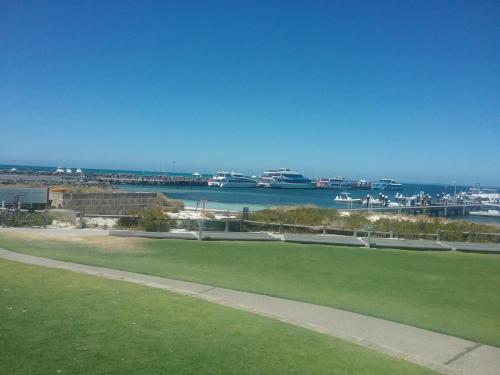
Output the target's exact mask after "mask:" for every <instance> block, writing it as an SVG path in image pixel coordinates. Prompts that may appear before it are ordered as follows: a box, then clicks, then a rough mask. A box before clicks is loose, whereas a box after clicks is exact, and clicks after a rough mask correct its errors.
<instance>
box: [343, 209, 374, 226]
mask: <svg viewBox="0 0 500 375" xmlns="http://www.w3.org/2000/svg"><path fill="white" fill-rule="evenodd" d="M370 224H371V221H370V220H368V218H367V217H366V215H365V214H364V213H361V212H355V213H351V214H350V215H349V216H344V217H342V218H341V219H340V220H338V221H337V225H338V226H340V227H342V228H347V229H365V228H366V227H367V226H368V225H370Z"/></svg>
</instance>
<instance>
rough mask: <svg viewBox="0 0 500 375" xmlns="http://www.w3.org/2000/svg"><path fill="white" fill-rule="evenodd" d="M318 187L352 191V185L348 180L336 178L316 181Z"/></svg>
mask: <svg viewBox="0 0 500 375" xmlns="http://www.w3.org/2000/svg"><path fill="white" fill-rule="evenodd" d="M316 187H317V188H320V189H339V190H342V189H351V188H352V183H351V182H350V181H348V180H347V178H345V177H342V176H336V177H334V178H322V179H320V180H317V181H316Z"/></svg>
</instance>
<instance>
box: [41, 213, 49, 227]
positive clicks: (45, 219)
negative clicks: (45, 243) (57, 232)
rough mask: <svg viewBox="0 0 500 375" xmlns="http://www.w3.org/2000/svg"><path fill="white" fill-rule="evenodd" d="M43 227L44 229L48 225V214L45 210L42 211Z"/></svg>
mask: <svg viewBox="0 0 500 375" xmlns="http://www.w3.org/2000/svg"><path fill="white" fill-rule="evenodd" d="M42 216H43V227H44V228H47V225H48V223H49V213H48V212H47V210H45V211H43V214H42Z"/></svg>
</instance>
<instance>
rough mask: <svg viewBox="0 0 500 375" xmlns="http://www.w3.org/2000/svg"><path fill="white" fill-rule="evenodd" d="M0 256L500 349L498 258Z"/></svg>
mask: <svg viewBox="0 0 500 375" xmlns="http://www.w3.org/2000/svg"><path fill="white" fill-rule="evenodd" d="M110 240H111V241H113V239H110ZM115 240H116V242H117V243H119V240H126V239H123V238H122V239H115ZM0 246H2V247H4V248H7V249H11V250H16V251H21V252H24V253H29V254H33V255H40V256H45V257H49V258H54V259H60V260H66V261H73V262H78V263H84V264H92V265H98V266H106V267H112V268H118V269H123V270H130V271H135V272H140V273H145V274H151V275H159V276H165V277H171V278H176V279H182V280H188V281H196V282H202V283H206V284H212V285H217V286H221V287H227V288H233V289H238V290H244V291H251V292H256V293H262V294H268V295H273V296H280V297H285V298H289V299H295V300H301V301H307V302H312V303H316V304H321V305H326V306H332V307H338V308H342V309H346V310H350V311H355V312H359V313H363V314H368V315H372V316H377V317H381V318H384V319H389V320H392V321H397V322H402V323H406V324H410V325H413V326H417V327H422V328H427V329H431V330H434V331H438V332H443V333H447V334H450V335H454V336H460V337H464V338H468V339H471V340H474V341H478V342H482V343H485V344H491V345H495V346H500V313H499V312H500V297H499V295H498V291H499V290H500V256H496V255H486V254H464V253H455V252H453V253H452V252H446V253H441V252H418V251H402V250H381V249H377V250H373V249H372V250H367V249H358V248H344V247H333V246H321V245H300V244H286V243H255V242H253V243H250V242H198V241H176V240H135V242H134V244H133V249H123V248H119V247H117V248H113V247H111V248H110V247H107V248H106V247H103V246H99V245H96V244H93V245H91V246H90V245H85V244H81V243H70V242H62V241H43V240H30V239H19V238H17V239H13V238H12V237H8V236H5V235H0Z"/></svg>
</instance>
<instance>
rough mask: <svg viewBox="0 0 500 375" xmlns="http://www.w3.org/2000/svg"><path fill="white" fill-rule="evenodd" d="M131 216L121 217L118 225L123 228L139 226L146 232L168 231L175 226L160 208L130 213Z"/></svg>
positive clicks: (138, 227)
mask: <svg viewBox="0 0 500 375" xmlns="http://www.w3.org/2000/svg"><path fill="white" fill-rule="evenodd" d="M129 214H130V215H131V216H127V217H121V218H119V219H118V222H117V225H118V226H119V227H121V228H137V229H140V230H144V231H146V232H167V231H169V230H170V229H171V228H173V227H174V221H173V220H172V219H170V218H169V217H168V216H166V215H165V214H164V213H163V212H162V211H161V210H160V209H156V210H145V211H140V212H136V213H129Z"/></svg>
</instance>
